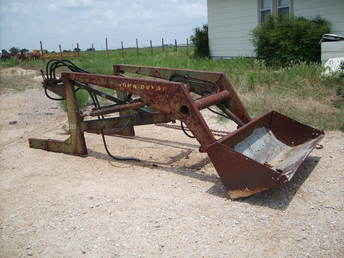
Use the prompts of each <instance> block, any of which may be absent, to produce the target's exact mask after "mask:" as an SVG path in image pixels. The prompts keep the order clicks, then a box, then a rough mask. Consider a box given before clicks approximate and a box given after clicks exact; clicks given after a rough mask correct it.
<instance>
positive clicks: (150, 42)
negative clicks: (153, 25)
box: [149, 40, 153, 55]
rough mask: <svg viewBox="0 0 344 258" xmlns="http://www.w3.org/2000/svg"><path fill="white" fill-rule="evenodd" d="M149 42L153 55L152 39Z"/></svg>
mask: <svg viewBox="0 0 344 258" xmlns="http://www.w3.org/2000/svg"><path fill="white" fill-rule="evenodd" d="M149 44H150V49H151V54H152V55H153V44H152V41H151V40H150V41H149Z"/></svg>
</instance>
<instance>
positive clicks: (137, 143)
mask: <svg viewBox="0 0 344 258" xmlns="http://www.w3.org/2000/svg"><path fill="white" fill-rule="evenodd" d="M0 114H1V117H2V119H1V121H0V130H1V138H0V148H1V149H0V171H1V173H0V257H22V256H32V257H115V256H124V257H134V256H142V257H160V256H167V257H170V256H173V257H200V256H207V257H229V256H230V257H256V256H278V257H307V256H309V257H324V256H329V257H343V254H344V216H343V209H344V169H343V165H344V134H343V133H341V132H326V137H325V138H324V140H323V142H322V144H323V145H324V148H323V149H320V150H314V151H313V152H312V154H311V156H310V157H309V158H308V159H307V160H306V161H305V162H304V164H303V165H302V166H301V168H300V169H299V170H298V172H297V174H296V176H294V178H293V180H292V181H291V182H290V183H289V184H287V185H286V186H285V187H283V188H282V189H274V190H270V191H266V192H263V193H260V194H257V195H255V196H252V197H249V198H246V199H243V200H239V201H231V200H228V199H227V198H226V197H225V192H224V189H223V188H222V186H221V183H220V182H219V180H218V177H217V175H216V173H215V170H214V168H213V167H212V165H211V164H209V163H207V159H206V156H205V155H204V154H201V153H198V144H197V142H195V141H194V140H192V139H189V138H187V137H185V136H184V135H183V134H182V132H180V131H177V130H173V129H167V128H164V127H157V126H142V127H139V128H138V129H137V130H136V133H137V136H138V137H136V138H135V139H124V138H120V137H108V138H107V139H108V142H109V146H110V148H111V151H112V152H113V153H114V154H116V155H122V156H126V155H127V156H137V157H139V158H141V159H143V160H145V161H146V162H142V164H138V163H136V164H135V163H127V162H115V161H113V160H111V159H110V158H109V157H108V156H107V155H106V152H105V150H104V147H103V145H102V143H101V139H100V137H99V136H97V135H90V134H87V135H86V141H87V145H88V149H89V152H90V153H89V155H88V157H85V158H82V157H74V156H69V155H64V154H58V153H52V152H45V151H41V150H35V149H30V148H28V143H27V138H28V137H44V138H55V139H63V138H65V137H66V135H65V132H64V131H63V129H61V125H63V124H64V121H65V119H66V118H65V115H64V113H63V112H62V111H61V110H60V109H59V108H58V105H57V104H56V103H55V102H51V101H49V100H47V99H46V98H45V97H44V96H43V93H42V91H41V90H40V89H38V88H37V87H32V88H31V89H28V90H25V91H15V92H13V91H7V90H6V91H5V92H4V93H3V94H2V95H1V101H0ZM206 116H207V118H208V120H209V121H211V123H212V127H213V128H214V127H216V128H217V129H224V126H223V125H217V124H216V123H215V120H214V118H213V117H211V115H209V114H206ZM15 121H16V122H15ZM10 122H11V124H10ZM226 127H227V130H228V129H231V128H232V126H230V125H226Z"/></svg>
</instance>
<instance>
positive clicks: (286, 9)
mask: <svg viewBox="0 0 344 258" xmlns="http://www.w3.org/2000/svg"><path fill="white" fill-rule="evenodd" d="M289 13H290V4H289V0H278V1H277V15H279V16H286V17H288V16H289Z"/></svg>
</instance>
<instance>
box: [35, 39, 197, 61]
mask: <svg viewBox="0 0 344 258" xmlns="http://www.w3.org/2000/svg"><path fill="white" fill-rule="evenodd" d="M39 43H40V51H41V54H42V57H43V58H47V59H51V58H61V57H63V58H71V57H79V56H81V55H83V54H86V53H87V54H88V53H90V52H94V51H96V49H95V48H94V44H93V43H92V44H91V46H90V47H89V48H85V49H84V50H82V49H81V48H80V45H79V43H76V44H75V48H74V49H69V50H67V49H63V46H62V45H61V44H59V45H58V52H55V51H51V52H48V51H47V50H45V49H44V43H43V42H42V41H40V42H39ZM148 43H149V44H147V45H141V46H140V41H139V39H137V38H136V40H135V45H134V46H132V45H131V46H130V45H129V44H128V45H127V46H126V44H125V42H124V41H121V47H120V48H116V49H110V48H109V41H108V38H107V37H106V38H105V49H103V50H100V51H104V53H105V54H111V53H113V52H114V51H115V52H116V53H118V51H120V53H121V55H122V57H125V56H126V54H127V52H129V51H130V52H132V51H136V54H137V55H140V54H141V52H142V51H143V50H144V51H145V54H147V53H150V54H151V55H153V54H154V53H155V52H157V51H159V52H168V51H173V52H178V49H181V48H183V49H186V51H187V52H189V50H190V48H191V47H192V44H190V40H189V38H186V40H185V41H184V42H178V40H177V39H175V40H174V41H173V42H170V43H166V40H165V39H164V38H161V42H159V44H157V45H153V41H152V40H149V41H148Z"/></svg>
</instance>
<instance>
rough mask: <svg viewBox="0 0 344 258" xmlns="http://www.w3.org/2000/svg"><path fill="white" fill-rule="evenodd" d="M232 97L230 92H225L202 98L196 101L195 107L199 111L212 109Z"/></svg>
mask: <svg viewBox="0 0 344 258" xmlns="http://www.w3.org/2000/svg"><path fill="white" fill-rule="evenodd" d="M229 96H230V94H229V92H228V91H226V90H224V91H220V92H219V93H216V94H213V95H209V96H207V97H204V98H201V99H199V100H196V101H195V105H196V107H197V108H198V109H199V110H202V109H205V108H207V107H211V106H213V105H215V104H217V103H221V102H222V101H223V100H226V99H228V98H229Z"/></svg>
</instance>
